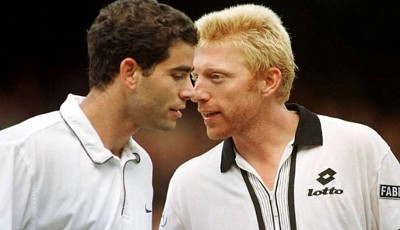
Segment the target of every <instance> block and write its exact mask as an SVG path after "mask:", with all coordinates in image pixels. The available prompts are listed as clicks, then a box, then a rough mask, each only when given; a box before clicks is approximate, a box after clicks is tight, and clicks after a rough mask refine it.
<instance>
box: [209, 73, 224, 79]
mask: <svg viewBox="0 0 400 230" xmlns="http://www.w3.org/2000/svg"><path fill="white" fill-rule="evenodd" d="M211 78H212V79H213V80H220V79H221V78H222V76H221V75H220V74H217V73H214V74H212V75H211Z"/></svg>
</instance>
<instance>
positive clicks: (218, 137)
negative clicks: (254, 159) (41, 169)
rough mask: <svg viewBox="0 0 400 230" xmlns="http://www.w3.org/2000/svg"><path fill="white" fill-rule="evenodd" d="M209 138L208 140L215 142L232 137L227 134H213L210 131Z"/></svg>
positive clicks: (208, 131)
mask: <svg viewBox="0 0 400 230" xmlns="http://www.w3.org/2000/svg"><path fill="white" fill-rule="evenodd" d="M207 136H208V138H210V139H211V140H214V141H217V140H224V139H226V138H228V137H230V136H229V135H226V134H225V133H218V132H212V131H210V130H207Z"/></svg>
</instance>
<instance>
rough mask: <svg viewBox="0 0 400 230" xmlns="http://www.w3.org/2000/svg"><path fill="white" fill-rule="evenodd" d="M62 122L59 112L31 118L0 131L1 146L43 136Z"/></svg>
mask: <svg viewBox="0 0 400 230" xmlns="http://www.w3.org/2000/svg"><path fill="white" fill-rule="evenodd" d="M60 122H62V118H61V116H60V114H59V112H58V111H54V112H49V113H45V114H41V115H38V116H35V117H32V118H29V119H27V120H25V121H23V122H21V123H19V124H16V125H14V126H11V127H9V128H6V129H4V130H2V131H0V144H6V143H18V142H24V141H26V140H28V139H31V138H35V137H37V136H41V135H43V134H45V133H47V132H51V130H52V129H53V128H54V127H55V126H57V124H60Z"/></svg>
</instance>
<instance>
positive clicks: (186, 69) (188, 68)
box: [170, 65, 193, 73]
mask: <svg viewBox="0 0 400 230" xmlns="http://www.w3.org/2000/svg"><path fill="white" fill-rule="evenodd" d="M170 70H171V71H177V72H185V73H190V72H192V71H193V67H192V66H187V65H184V66H178V67H175V68H172V69H170Z"/></svg>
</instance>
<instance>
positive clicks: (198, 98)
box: [190, 80, 210, 103]
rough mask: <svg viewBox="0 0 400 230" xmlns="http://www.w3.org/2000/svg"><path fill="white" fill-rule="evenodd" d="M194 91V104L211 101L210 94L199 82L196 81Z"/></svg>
mask: <svg viewBox="0 0 400 230" xmlns="http://www.w3.org/2000/svg"><path fill="white" fill-rule="evenodd" d="M193 89H194V93H193V96H192V97H191V98H190V99H191V100H192V101H193V102H195V103H199V102H204V101H208V100H209V99H210V94H209V93H208V92H207V91H206V90H205V89H204V87H203V86H202V84H201V82H200V81H199V80H197V81H196V83H195V85H194V88H193Z"/></svg>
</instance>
